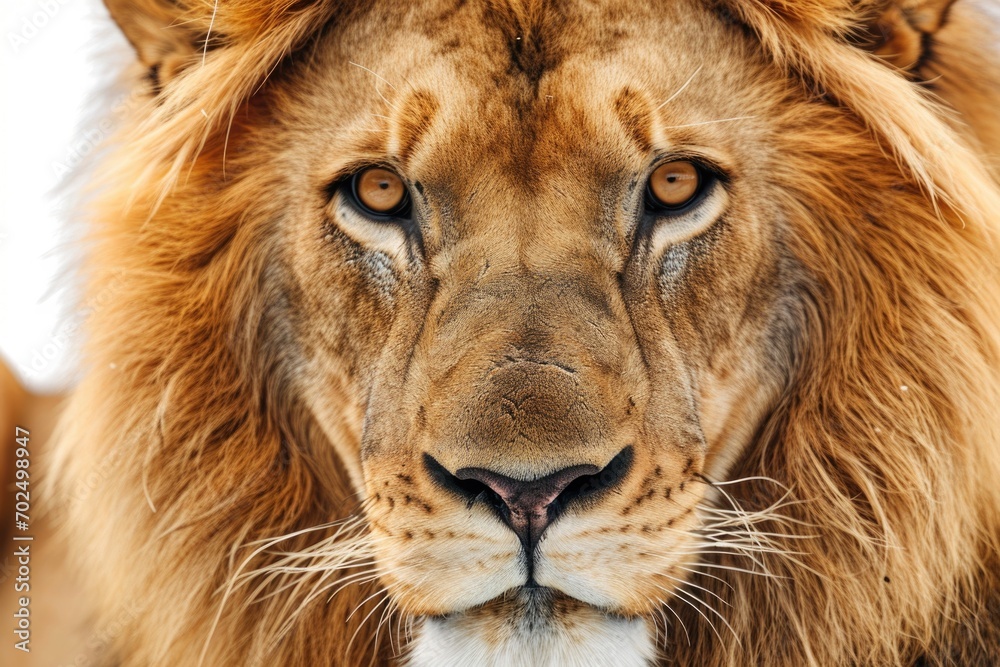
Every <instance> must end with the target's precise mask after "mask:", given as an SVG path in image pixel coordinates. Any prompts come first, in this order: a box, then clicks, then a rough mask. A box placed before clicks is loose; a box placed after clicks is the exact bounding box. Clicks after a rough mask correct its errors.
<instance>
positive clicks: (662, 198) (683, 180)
mask: <svg viewBox="0 0 1000 667" xmlns="http://www.w3.org/2000/svg"><path fill="white" fill-rule="evenodd" d="M700 188H701V172H700V171H699V169H698V167H696V166H695V165H694V164H693V163H691V162H687V161H684V160H677V161H675V162H665V163H664V164H661V165H660V166H659V167H657V168H656V169H655V170H654V171H653V173H652V174H651V175H650V177H649V188H648V190H649V196H650V199H651V200H652V203H654V204H657V205H659V206H662V207H664V208H681V207H683V206H684V205H685V204H687V203H688V202H690V201H691V200H692V199H694V198H695V196H696V195H697V194H698V191H699V189H700Z"/></svg>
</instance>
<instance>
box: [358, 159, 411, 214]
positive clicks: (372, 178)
mask: <svg viewBox="0 0 1000 667" xmlns="http://www.w3.org/2000/svg"><path fill="white" fill-rule="evenodd" d="M351 195H352V196H353V198H354V201H355V203H356V204H357V205H358V208H360V209H361V210H362V212H364V213H367V214H368V215H370V216H372V217H374V218H386V217H403V216H405V215H406V214H407V213H409V209H410V196H409V194H408V193H407V190H406V185H405V184H404V183H403V179H401V178H400V177H399V176H398V175H397V174H395V173H394V172H392V171H389V170H388V169H385V168H383V167H368V168H367V169H362V170H361V171H359V172H358V173H356V174H354V176H352V177H351Z"/></svg>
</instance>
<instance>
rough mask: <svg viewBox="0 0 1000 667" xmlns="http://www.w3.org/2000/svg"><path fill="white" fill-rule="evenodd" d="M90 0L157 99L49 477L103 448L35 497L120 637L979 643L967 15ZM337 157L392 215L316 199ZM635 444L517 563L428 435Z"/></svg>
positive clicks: (338, 656)
mask: <svg viewBox="0 0 1000 667" xmlns="http://www.w3.org/2000/svg"><path fill="white" fill-rule="evenodd" d="M109 4H110V7H111V10H112V14H113V15H114V16H115V18H116V20H118V21H119V23H120V25H121V26H122V28H123V30H124V31H125V32H126V35H127V36H128V37H129V39H130V41H132V43H133V45H135V46H136V49H137V52H138V54H139V57H140V63H139V65H137V66H136V67H135V68H134V71H133V72H132V73H131V76H133V80H134V82H135V85H136V86H137V87H141V88H142V89H143V90H144V91H145V94H146V96H147V103H146V104H145V105H144V106H142V107H141V108H131V109H130V114H131V115H130V116H129V117H128V118H127V119H126V120H125V124H124V126H123V129H122V131H121V134H120V136H118V137H117V138H116V140H115V142H114V144H113V146H111V150H110V151H109V155H108V158H107V160H106V164H105V169H104V172H103V174H102V175H101V177H100V179H99V180H98V181H97V184H96V186H97V195H96V198H95V202H94V204H93V207H92V210H91V216H90V217H91V220H92V227H91V229H92V233H91V236H90V242H91V248H90V257H89V262H88V264H87V269H86V278H87V281H88V290H89V292H90V293H91V294H110V295H111V298H110V299H109V300H107V302H108V303H109V304H110V305H109V307H107V308H102V309H101V311H100V313H98V314H97V315H95V316H94V317H93V318H92V320H91V321H90V323H89V331H90V333H91V339H90V342H89V345H88V349H87V358H88V360H89V370H88V372H87V374H86V376H85V378H84V379H83V381H82V383H81V384H80V386H79V387H78V388H77V389H76V390H75V392H74V395H73V397H72V399H71V402H70V404H69V407H68V409H67V411H66V412H65V414H64V415H63V418H62V432H61V437H60V443H59V464H58V465H57V466H56V470H55V477H56V478H57V479H58V480H59V482H60V484H61V485H62V486H63V492H64V493H70V490H71V489H73V488H76V486H77V485H78V484H79V482H80V480H84V479H86V478H87V477H88V475H92V474H93V471H94V470H99V471H101V474H102V479H104V480H107V481H106V483H103V484H101V485H99V487H98V488H95V489H93V491H92V492H91V493H89V494H88V496H87V498H86V499H85V500H84V501H82V502H75V503H71V504H69V505H68V508H69V511H68V512H67V515H66V516H65V521H66V523H67V525H68V529H69V530H70V531H71V534H73V535H74V536H75V540H76V543H77V544H78V545H79V548H78V553H77V555H78V557H79V559H80V563H81V565H82V566H83V567H84V568H85V570H86V572H87V573H88V579H89V580H90V581H91V582H92V585H93V591H94V595H95V599H97V600H98V603H97V606H98V610H97V611H98V614H99V615H100V616H103V617H105V618H111V617H114V615H115V613H116V610H118V609H120V608H122V606H123V605H124V606H128V607H129V608H141V609H143V612H142V613H141V614H136V615H133V616H130V617H129V622H130V624H131V626H130V628H129V631H128V632H124V633H122V634H121V635H119V636H118V637H116V639H115V641H114V642H113V644H112V645H111V646H110V647H109V651H108V655H107V656H106V657H107V660H108V662H109V663H118V664H123V665H197V664H204V665H213V666H220V667H221V666H224V665H264V664H267V665H272V664H278V665H289V666H291V665H318V664H345V665H359V664H386V663H389V662H392V661H393V660H399V661H404V662H405V661H411V662H412V664H415V665H421V664H431V662H434V661H437V660H439V657H438V656H441V655H449V654H448V650H449V649H448V648H447V646H446V643H447V642H451V641H453V639H454V638H455V637H461V638H462V640H461V643H462V646H465V647H469V646H473V647H475V646H479V647H481V648H474V649H468V648H467V649H463V650H473V651H476V652H480V651H481V652H482V653H483V655H486V654H490V655H492V656H494V658H493V659H492V663H491V664H497V665H508V664H510V665H514V664H522V663H518V662H516V661H515V660H514V658H511V657H504V656H517V659H522V658H524V656H528V657H529V658H530V659H531V660H533V662H531V664H542V663H544V664H588V663H587V661H588V660H590V659H591V658H593V660H592V663H593V664H606V660H604V659H603V658H600V657H599V652H600V651H604V650H608V649H609V646H610V645H609V644H608V642H606V641H604V638H614V640H615V641H619V642H624V643H622V644H620V645H615V646H612V647H611V649H610V650H612V651H615V652H617V653H618V654H619V655H621V656H625V655H627V656H629V658H630V659H632V660H633V661H634V662H636V663H637V664H641V663H642V662H643V661H646V660H647V659H648V657H649V656H648V653H649V652H650V651H651V648H650V647H652V646H653V645H654V644H655V646H656V649H657V653H658V657H657V660H659V661H660V662H662V663H663V664H677V665H708V666H711V665H719V666H722V665H745V664H754V665H775V666H777V665H817V666H819V665H822V666H827V665H907V666H909V665H916V664H926V665H947V664H963V665H986V664H993V663H996V662H998V661H1000V652H998V651H1000V576H998V574H997V573H998V572H1000V557H998V554H1000V485H998V484H997V482H996V480H997V479H1000V433H998V421H997V417H996V406H997V405H1000V356H998V355H1000V272H998V269H997V258H998V247H997V240H998V239H997V233H998V231H1000V230H998V224H1000V223H998V221H997V217H996V216H997V211H1000V190H998V186H997V183H996V181H995V180H994V178H993V176H992V175H991V174H992V170H993V160H994V158H995V155H996V151H997V150H1000V145H998V144H997V143H996V142H997V139H998V137H1000V124H998V123H1000V120H998V119H997V118H996V116H995V112H994V111H993V110H994V109H995V108H996V105H997V102H998V98H1000V76H998V63H1000V56H998V54H997V53H995V52H989V51H988V48H990V47H989V45H990V44H992V43H993V42H994V41H995V37H994V36H993V33H990V25H991V21H992V19H993V18H995V17H991V16H990V15H989V14H988V12H986V11H985V10H984V9H983V8H982V7H980V6H978V5H976V4H975V3H972V2H967V1H966V0H958V1H957V2H955V3H948V2H916V1H911V0H907V1H905V2H897V3H892V2H884V1H879V2H874V1H873V2H860V3H859V2H848V1H847V0H841V1H838V0H809V1H808V2H805V1H803V2H799V1H796V2H782V1H778V0H774V1H767V0H719V1H718V2H708V3H705V2H696V1H695V0H685V1H684V2H671V3H666V2H663V3H660V2H628V3H623V2H601V3H596V4H595V3H549V2H541V1H539V2H534V1H532V2H521V1H517V2H515V1H510V2H506V1H500V0H496V1H494V0H489V1H484V2H469V3H463V2H458V3H451V2H427V3H414V4H413V5H412V6H408V7H406V8H400V7H398V6H396V5H398V3H381V2H372V3H363V4H362V3H359V4H358V5H357V6H354V5H350V4H346V3H345V4H342V3H336V2H331V1H329V0H314V1H306V2H290V1H283V2H263V1H261V0H218V2H200V1H193V0H183V1H181V2H179V3H173V2H170V3H167V2H159V1H158V0H144V1H143V2H138V3H125V2H117V1H110V0H109ZM917 33H919V35H920V39H919V40H917V41H914V39H912V37H913V36H914V35H916V34H917ZM873 54H877V55H873ZM956 73H958V76H956V75H955V74H956ZM984 91H986V92H984ZM956 111H957V112H961V114H962V115H961V116H959V115H958V114H957V113H956ZM663 155H677V156H681V157H685V158H692V159H693V158H697V159H699V160H704V161H706V162H708V163H711V164H712V165H714V167H713V168H717V169H718V170H719V172H720V177H719V179H718V182H716V183H715V185H714V186H713V188H712V189H711V190H710V191H709V192H707V194H706V195H705V197H706V199H705V203H704V204H703V205H702V207H701V208H699V209H698V211H699V213H698V214H697V215H695V214H692V215H691V216H689V217H685V218H684V219H683V220H682V221H681V223H683V224H681V223H677V224H673V223H671V222H669V221H667V222H664V221H663V220H647V221H646V222H641V221H642V220H646V219H645V218H642V217H641V215H640V214H639V213H636V211H638V210H641V208H642V206H641V199H642V194H641V192H642V190H641V188H642V185H643V183H644V180H643V179H644V178H645V177H646V176H647V175H648V169H649V166H650V165H651V164H652V163H653V162H655V160H656V159H659V156H663ZM371 163H380V164H388V165H389V166H391V167H392V168H394V169H396V170H397V171H398V172H399V173H400V174H401V175H402V176H403V177H404V178H405V180H406V181H407V183H408V184H409V186H410V188H411V193H412V196H413V198H414V207H415V210H416V211H417V214H416V219H417V220H418V221H419V222H420V227H419V233H414V232H412V231H406V230H403V229H399V228H395V227H393V228H388V227H387V226H385V225H382V226H379V225H373V224H372V223H371V221H366V220H363V219H361V218H360V217H359V216H358V215H357V213H356V211H353V210H352V209H350V208H349V207H348V206H346V205H345V203H344V195H343V191H342V190H341V189H338V188H339V185H338V184H339V183H340V182H341V181H342V180H343V178H344V176H345V175H348V174H350V173H351V171H352V170H354V169H357V168H358V167H359V166H361V165H364V164H371ZM637 184H638V185H637ZM636 202H639V203H638V204H637V203H636ZM645 224H648V225H650V226H651V229H652V230H653V231H652V232H650V233H649V234H648V235H647V236H643V235H642V234H643V232H642V231H641V230H642V229H643V227H642V225H645ZM628 448H630V449H628ZM625 449H628V451H629V452H630V453H631V459H630V463H629V466H628V467H627V473H623V475H624V476H623V477H622V479H621V480H620V481H616V482H615V483H616V484H617V486H616V487H615V489H614V493H607V494H604V495H602V496H600V497H599V498H598V499H597V500H594V501H593V503H591V504H589V505H586V506H583V505H580V506H574V507H573V508H571V509H567V511H566V513H565V514H564V515H562V516H560V518H559V519H558V520H557V521H556V522H555V523H553V524H552V526H551V527H550V528H549V529H548V531H547V532H546V534H545V536H544V538H543V539H542V541H541V542H540V543H539V544H538V547H537V549H536V551H535V560H534V561H532V564H531V565H526V564H525V560H524V558H523V553H522V551H521V544H520V542H519V541H518V539H517V538H516V537H515V536H514V534H513V532H511V531H510V530H509V529H507V527H505V526H504V525H503V524H502V523H501V522H500V521H499V520H497V518H496V516H495V515H493V514H492V513H491V512H490V511H489V510H488V508H486V507H484V506H483V504H482V503H478V502H469V503H467V502H466V501H465V500H463V499H461V498H457V497H456V496H455V494H454V493H450V492H448V491H447V490H445V489H442V488H441V486H440V485H439V484H435V483H434V480H433V479H432V476H430V475H428V472H427V468H426V465H425V463H424V462H425V461H426V458H425V457H426V456H433V458H434V459H435V460H436V461H440V464H441V465H442V466H443V468H445V469H447V470H450V471H455V470H458V469H461V468H463V467H465V468H489V469H492V470H498V471H500V472H502V473H503V474H506V475H508V476H511V477H518V478H535V477H540V476H543V475H545V474H549V473H550V472H552V471H553V470H557V469H559V468H562V467H565V466H568V465H575V464H588V465H594V466H596V467H597V468H604V467H605V466H609V465H611V464H610V463H609V462H613V461H615V460H619V459H617V457H616V455H617V454H618V453H620V452H624V451H625ZM95 517H99V518H100V520H95ZM528 560H529V561H530V560H531V559H528ZM530 577H533V578H534V580H535V581H536V582H537V583H539V584H540V585H541V586H543V587H545V588H546V589H548V590H549V591H553V592H554V593H553V594H552V597H551V598H547V597H531V598H530V600H529V602H523V601H521V600H520V598H519V597H518V596H519V595H521V594H522V593H523V594H524V595H532V596H534V595H536V594H534V593H524V592H523V591H522V592H521V593H518V592H517V591H519V590H521V589H520V587H521V586H522V585H523V584H525V583H526V581H527V580H528V579H529V578H530ZM546 595H547V594H546ZM535 605H541V607H540V608H541V611H539V609H538V608H536V606H535ZM622 627H626V628H628V632H629V634H628V636H627V637H626V635H625V634H623V633H622V632H621V630H620V628H622ZM581 628H582V630H581ZM579 632H583V633H585V634H586V636H587V637H589V638H591V639H592V641H593V642H594V645H595V647H596V648H595V649H594V650H595V651H597V653H595V654H594V655H592V656H590V657H588V656H586V655H581V654H580V652H579V646H580V640H579V639H578V637H579V635H577V634H574V633H579ZM644 633H645V634H644ZM435 637H437V638H440V639H435ZM448 637H451V638H452V639H448ZM626 639H627V640H628V641H626ZM458 650H459V649H458V648H456V649H455V651H458ZM427 656H432V657H431V658H428V657H427ZM553 656H556V657H553ZM558 656H563V657H558ZM450 658H451V659H454V660H460V658H462V655H461V654H458V653H452V654H450ZM435 664H446V663H444V662H437V663H435ZM455 664H458V663H455Z"/></svg>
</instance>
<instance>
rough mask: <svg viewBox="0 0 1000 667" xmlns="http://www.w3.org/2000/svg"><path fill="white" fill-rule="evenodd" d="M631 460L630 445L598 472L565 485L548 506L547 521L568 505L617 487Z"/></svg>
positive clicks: (582, 476) (623, 477)
mask: <svg viewBox="0 0 1000 667" xmlns="http://www.w3.org/2000/svg"><path fill="white" fill-rule="evenodd" d="M632 459H633V452H632V447H631V445H630V446H628V447H626V448H625V449H623V450H621V451H620V452H618V454H617V455H616V456H615V457H614V458H613V459H611V461H610V462H608V465H606V466H604V467H603V468H601V470H600V471H599V472H596V473H594V474H590V475H581V476H579V477H577V478H576V479H574V480H573V481H572V482H570V483H569V484H567V485H566V488H564V489H563V490H562V492H561V493H560V494H559V495H558V496H556V498H555V500H553V501H552V503H551V504H549V506H548V511H549V515H550V516H549V521H553V520H555V518H556V516H558V515H559V513H560V512H562V511H563V510H564V509H565V508H566V506H567V505H569V504H570V503H573V502H577V501H585V500H587V499H591V498H595V497H596V496H599V495H601V494H602V493H603V492H606V491H609V490H611V489H613V488H614V487H616V486H618V484H619V483H620V482H621V481H622V480H623V479H625V475H627V474H628V471H629V470H630V469H631V468H632Z"/></svg>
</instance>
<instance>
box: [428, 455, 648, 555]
mask: <svg viewBox="0 0 1000 667" xmlns="http://www.w3.org/2000/svg"><path fill="white" fill-rule="evenodd" d="M424 465H425V466H426V467H427V470H428V472H429V473H430V474H431V477H433V478H434V479H435V481H437V482H438V483H439V484H441V485H442V486H444V487H446V488H448V489H450V490H452V491H454V492H455V493H458V494H459V495H461V496H462V497H464V498H465V499H466V500H467V501H468V502H469V504H470V506H471V505H472V504H473V503H475V502H476V501H479V500H483V501H485V502H487V503H488V504H489V505H490V506H491V507H492V508H493V510H494V511H495V512H496V513H497V514H498V515H499V516H500V518H501V519H502V520H503V521H504V523H506V524H507V525H508V526H510V527H511V529H512V530H513V531H514V532H515V533H516V534H517V536H518V537H519V538H520V539H521V543H522V544H523V545H524V548H525V551H526V552H527V553H528V554H529V555H530V554H531V553H532V551H534V548H535V545H536V544H537V543H538V540H539V539H540V538H541V536H542V533H543V532H544V531H545V529H546V528H547V527H548V525H549V524H550V523H552V522H553V521H554V520H555V519H556V517H557V516H559V514H560V513H561V512H562V511H563V510H564V509H565V508H566V507H567V505H569V504H570V503H575V502H577V501H580V500H582V499H584V498H588V497H592V496H596V495H598V494H600V493H602V492H606V491H608V490H610V489H612V488H614V487H615V486H617V485H618V483H619V482H621V480H622V479H624V477H625V475H626V474H628V471H629V468H631V466H632V447H626V448H625V449H623V450H622V451H620V452H619V453H618V454H617V455H616V456H615V457H614V458H613V459H612V460H611V462H610V463H608V465H606V466H605V467H604V468H599V467H597V466H596V465H590V464H583V465H574V466H570V467H568V468H563V469H562V470H557V471H556V472H553V473H551V474H548V475H545V476H544V477H540V478H538V479H534V480H520V479H515V478H513V477H508V476H507V475H503V474H500V473H497V472H494V471H492V470H487V469H485V468H460V469H458V470H456V471H455V472H454V473H452V472H449V471H448V470H446V469H445V468H444V466H442V465H441V464H440V463H438V462H437V460H435V459H434V457H433V456H431V455H430V454H424Z"/></svg>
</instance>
